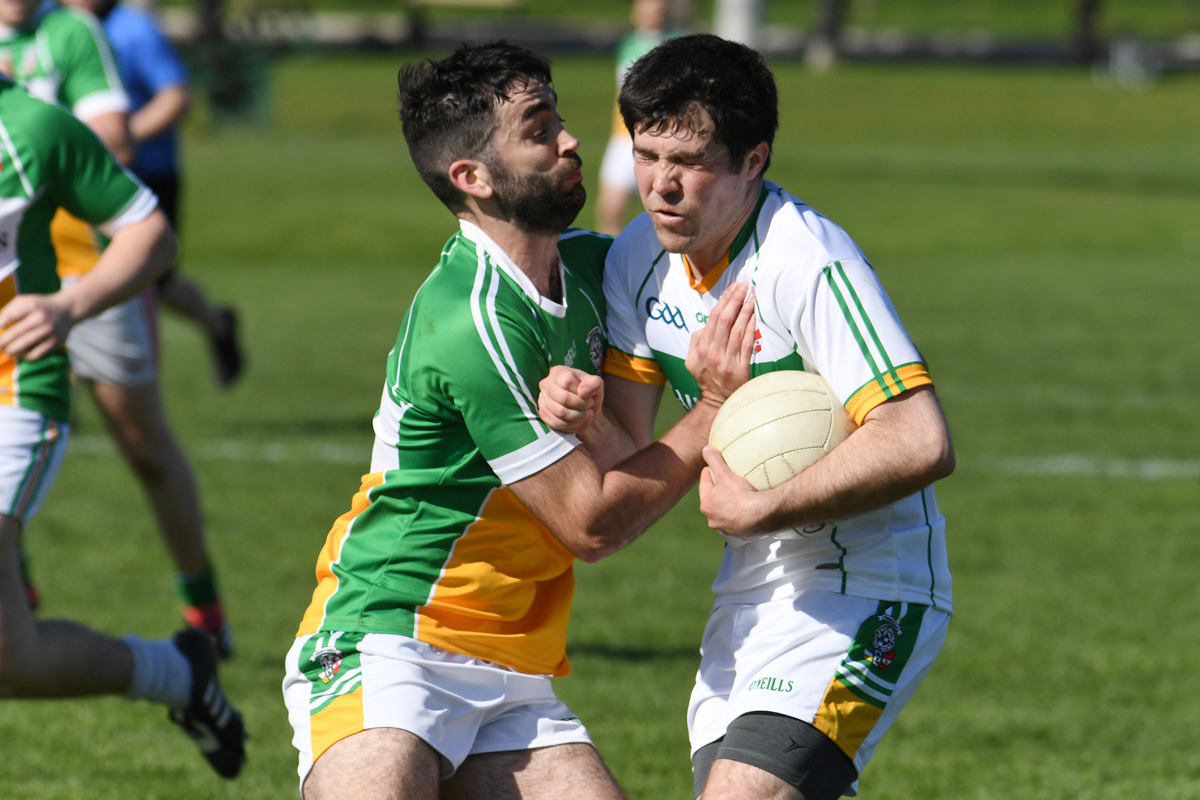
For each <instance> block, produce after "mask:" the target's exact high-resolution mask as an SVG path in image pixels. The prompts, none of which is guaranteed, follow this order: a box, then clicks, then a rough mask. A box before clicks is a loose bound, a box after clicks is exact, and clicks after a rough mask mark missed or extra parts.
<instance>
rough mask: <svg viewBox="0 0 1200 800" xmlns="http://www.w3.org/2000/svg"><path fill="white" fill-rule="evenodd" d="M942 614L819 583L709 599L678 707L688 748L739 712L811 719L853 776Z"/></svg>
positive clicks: (904, 695) (927, 656)
mask: <svg viewBox="0 0 1200 800" xmlns="http://www.w3.org/2000/svg"><path fill="white" fill-rule="evenodd" d="M949 622H950V615H949V614H947V613H946V612H945V611H941V610H939V609H934V608H930V607H928V606H920V605H916V604H912V603H898V602H896V603H894V602H886V601H879V600H867V599H864V598H861V597H851V596H849V595H844V594H835V593H833V592H826V591H822V590H809V591H805V592H802V593H801V594H800V595H799V596H798V597H794V598H791V599H787V600H776V601H772V602H769V603H762V604H760V605H739V604H729V605H721V606H717V607H716V608H714V609H713V612H712V616H711V617H709V620H708V625H707V626H706V627H705V629H704V641H703V644H702V645H701V653H702V658H701V661H700V671H699V672H698V673H697V675H696V686H695V688H694V689H693V690H692V699H691V702H690V703H689V705H688V733H689V735H690V736H691V741H692V753H695V752H696V751H697V750H699V749H700V748H701V747H703V746H704V745H706V744H709V743H711V742H714V741H716V740H717V739H720V738H721V737H722V736H724V735H725V729H726V728H727V727H728V725H729V723H731V722H732V721H733V720H734V719H736V718H737V717H739V716H741V715H742V714H745V713H747V712H751V711H769V712H773V713H776V714H783V715H786V716H789V717H793V718H795V719H799V720H803V721H804V722H808V723H810V724H812V726H813V727H815V728H816V729H817V730H819V731H821V732H822V733H824V734H825V735H826V736H828V737H829V738H830V739H833V741H834V742H835V743H837V745H838V746H839V747H840V748H841V749H842V751H843V752H844V753H846V755H848V756H849V757H850V758H852V759H853V760H854V766H855V768H856V769H857V770H858V772H859V774H862V770H863V767H865V766H866V764H867V762H868V761H870V759H871V756H872V755H873V754H874V752H875V748H876V747H877V746H878V744H879V740H880V739H881V738H883V735H884V734H885V733H886V732H887V730H888V728H890V727H891V725H892V723H893V722H894V721H895V719H896V716H897V715H898V714H899V713H900V711H901V710H902V709H903V708H904V706H905V704H906V703H907V702H908V701H909V699H910V698H911V697H912V695H913V692H915V691H916V689H917V687H918V686H919V685H920V684H921V681H923V680H924V679H925V676H926V675H927V674H929V670H930V668H931V667H932V666H933V662H934V661H935V660H936V659H937V657H938V654H939V653H940V652H941V650H942V645H943V644H944V643H945V641H946V629H947V626H948V625H949ZM857 787H858V783H857V781H856V782H855V784H854V786H853V787H852V788H851V790H850V791H849V792H848V794H854V793H855V792H856V791H857Z"/></svg>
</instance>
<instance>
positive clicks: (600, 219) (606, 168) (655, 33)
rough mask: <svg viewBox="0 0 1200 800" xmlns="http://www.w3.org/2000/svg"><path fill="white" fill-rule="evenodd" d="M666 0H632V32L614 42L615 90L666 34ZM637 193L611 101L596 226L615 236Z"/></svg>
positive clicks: (628, 148)
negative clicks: (619, 41)
mask: <svg viewBox="0 0 1200 800" xmlns="http://www.w3.org/2000/svg"><path fill="white" fill-rule="evenodd" d="M667 12H668V8H667V0H634V3H633V8H632V9H630V12H629V16H630V20H631V21H632V22H633V27H634V31H633V33H631V34H630V35H629V36H627V37H625V38H624V39H622V40H621V43H620V44H619V45H617V91H618V92H619V91H620V90H621V82H622V81H624V80H625V73H626V72H627V71H628V70H629V68H630V67H631V66H633V62H635V61H637V60H638V59H639V58H641V57H642V56H644V55H646V53H649V52H650V51H651V50H653V49H654V48H655V47H656V46H657V45H658V43H659V42H661V41H662V40H663V39H664V38H665V37H666V34H665V33H664V29H665V28H666V24H667ZM636 192H637V182H636V181H635V180H634V178H633V140H631V139H630V138H629V131H628V130H627V129H626V127H625V122H624V121H623V120H622V119H621V112H620V109H618V108H617V107H616V103H615V101H614V104H613V131H612V138H610V139H609V140H608V148H607V149H606V150H605V151H604V161H603V162H602V163H601V164H600V196H599V197H598V198H597V199H596V229H597V230H598V231H600V232H601V233H609V234H612V235H613V236H616V235H617V234H618V233H620V232H621V228H623V227H624V226H625V209H626V207H627V206H628V205H629V201H630V199H632V197H633V195H634V194H635V193H636Z"/></svg>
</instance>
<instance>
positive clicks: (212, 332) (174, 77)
mask: <svg viewBox="0 0 1200 800" xmlns="http://www.w3.org/2000/svg"><path fill="white" fill-rule="evenodd" d="M66 4H67V5H71V6H75V7H77V8H83V9H86V10H87V11H90V12H91V13H92V14H94V15H95V16H96V17H97V18H98V19H99V20H100V21H101V23H102V24H103V26H104V35H105V36H107V37H108V42H109V44H110V45H111V46H112V52H113V55H114V56H115V57H116V61H117V71H118V72H119V73H120V76H121V82H122V84H124V86H125V92H126V94H127V95H128V96H129V137H130V139H131V140H132V142H133V145H134V148H135V152H134V159H133V163H132V164H131V165H130V169H132V170H133V173H134V174H135V175H137V176H138V177H139V178H141V179H142V182H143V183H145V184H146V185H147V186H148V187H150V189H151V190H152V191H153V192H154V193H155V194H156V195H158V202H159V208H161V209H162V212H163V213H164V214H166V215H167V219H169V220H170V221H171V225H172V227H174V228H175V231H176V233H177V234H178V231H179V219H178V214H179V189H180V187H179V165H178V164H179V155H178V148H179V145H178V141H179V137H178V134H177V133H176V127H177V126H178V125H179V123H180V122H181V121H182V120H183V117H184V115H185V114H187V111H188V106H189V102H190V99H189V95H188V71H187V67H185V66H184V64H183V61H182V60H181V59H180V58H179V54H178V53H176V52H175V48H174V47H172V46H171V43H170V42H169V41H167V37H166V36H164V35H163V33H162V31H161V30H159V28H158V24H157V23H156V22H155V20H154V17H153V16H151V15H150V14H148V13H146V12H145V11H142V10H141V9H138V8H133V7H132V6H129V5H127V4H125V3H117V2H115V0H66ZM156 288H157V290H158V300H159V302H161V303H162V304H163V305H165V306H167V308H170V309H171V310H172V311H175V312H177V313H179V314H182V315H183V316H185V317H187V318H188V319H189V320H191V321H192V322H194V323H196V325H198V326H200V328H201V329H202V330H203V331H204V334H205V336H206V337H207V338H208V343H209V348H210V349H211V351H212V354H213V361H214V366H215V377H216V382H217V385H218V386H221V387H222V388H224V387H226V386H229V385H231V384H232V383H233V382H234V381H235V380H237V378H238V376H239V375H241V371H242V351H241V347H240V345H239V343H238V337H237V316H236V314H235V313H234V311H233V309H231V308H229V307H227V306H217V305H213V304H212V303H210V302H209V300H208V297H207V295H206V294H205V292H204V289H202V288H201V287H200V286H199V285H198V284H197V283H196V282H195V281H192V280H189V279H188V278H185V277H184V276H182V275H180V274H179V271H178V269H177V268H176V267H172V268H171V269H170V270H168V271H167V274H166V275H163V276H162V278H160V279H159V281H158V284H157V286H156Z"/></svg>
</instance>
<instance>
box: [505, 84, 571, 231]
mask: <svg viewBox="0 0 1200 800" xmlns="http://www.w3.org/2000/svg"><path fill="white" fill-rule="evenodd" d="M496 116H497V117H498V122H499V125H498V127H497V130H496V148H495V156H494V158H492V159H491V163H490V164H489V165H488V166H489V169H490V171H491V174H492V188H493V190H494V191H495V198H496V201H497V203H498V204H499V205H500V208H501V211H502V212H504V213H505V214H507V215H508V216H509V218H510V219H511V220H512V221H513V223H514V224H515V225H516V226H517V227H518V228H520V229H521V230H523V231H525V232H526V233H558V232H560V231H562V229H563V228H565V227H567V226H568V225H570V224H571V223H572V222H573V221H574V220H575V217H576V216H578V214H579V212H580V210H581V209H582V208H583V204H584V202H585V201H586V200H587V192H586V191H585V190H584V188H583V172H582V167H583V162H582V160H581V159H580V158H579V155H578V154H577V153H576V152H575V151H576V150H577V149H578V148H579V141H578V140H577V139H576V138H575V137H574V136H572V135H571V134H570V133H568V132H567V129H566V128H564V127H563V120H562V117H560V116H559V115H558V99H557V97H556V96H555V94H554V91H553V90H552V89H551V88H550V87H549V86H546V85H545V84H541V83H538V84H534V85H531V86H530V87H528V88H527V89H525V90H524V91H522V92H520V93H517V94H514V95H513V96H512V97H511V98H510V99H509V101H508V102H506V103H503V104H501V106H500V107H499V109H497V112H496Z"/></svg>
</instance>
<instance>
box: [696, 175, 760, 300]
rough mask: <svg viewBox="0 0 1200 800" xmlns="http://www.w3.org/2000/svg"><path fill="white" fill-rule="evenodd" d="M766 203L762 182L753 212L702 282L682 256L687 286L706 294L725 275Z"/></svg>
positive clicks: (747, 238)
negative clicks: (697, 278) (696, 277)
mask: <svg viewBox="0 0 1200 800" xmlns="http://www.w3.org/2000/svg"><path fill="white" fill-rule="evenodd" d="M766 201H767V182H766V181H763V186H762V190H761V191H760V192H759V193H758V204H757V205H756V206H754V211H753V212H751V214H750V218H749V219H747V220H746V224H745V225H743V226H742V229H741V230H740V231H738V235H737V236H735V237H734V239H733V244H732V245H730V246H729V252H727V253H726V254H725V255H724V256H722V257H721V260H720V261H718V262H717V265H716V266H715V267H713V268H712V269H710V270H709V271H708V274H707V275H705V276H704V278H703V279H702V280H699V281H698V280H696V279H695V277H694V275H695V273H694V272H692V262H691V261H689V260H688V257H687V255H684V256H683V266H684V268H685V269H686V270H687V279H688V285H689V286H691V287H692V288H693V289H695V290H696V291H697V292H699V293H700V294H708V292H709V291H711V290H712V288H713V287H714V286H716V285H717V281H719V280H721V276H722V275H724V274H725V270H726V269H728V267H729V262H730V261H732V260H734V259H735V258H737V257H738V256H739V255H740V254H741V252H742V250H743V249H744V248H745V247H746V245H747V243H749V241H750V236H751V234H753V233H754V227H755V226H756V225H758V215H759V212H761V211H762V207H763V203H765V202H766Z"/></svg>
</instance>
